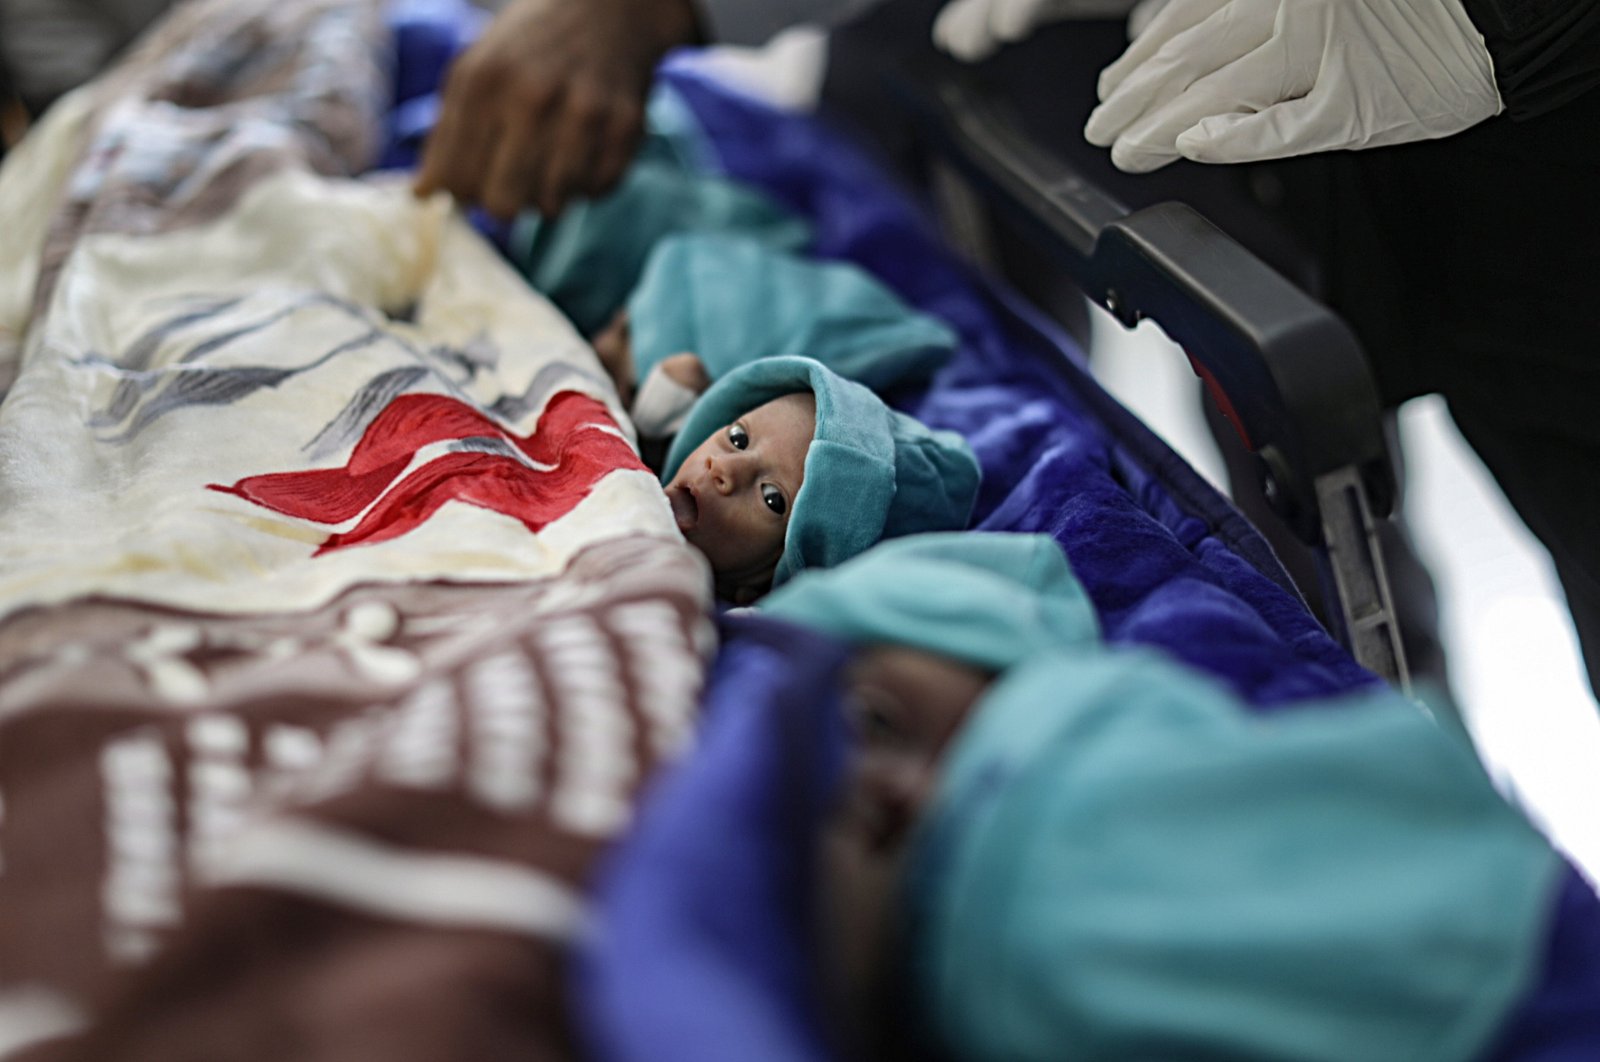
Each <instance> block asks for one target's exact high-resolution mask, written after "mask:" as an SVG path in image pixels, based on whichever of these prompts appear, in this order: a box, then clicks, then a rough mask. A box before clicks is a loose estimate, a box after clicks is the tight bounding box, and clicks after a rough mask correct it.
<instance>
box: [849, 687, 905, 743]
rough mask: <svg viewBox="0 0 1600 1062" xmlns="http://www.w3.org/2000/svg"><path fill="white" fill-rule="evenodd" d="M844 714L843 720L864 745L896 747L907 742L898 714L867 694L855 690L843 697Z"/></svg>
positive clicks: (879, 699)
mask: <svg viewBox="0 0 1600 1062" xmlns="http://www.w3.org/2000/svg"><path fill="white" fill-rule="evenodd" d="M844 712H845V719H846V721H847V722H848V723H849V724H850V727H851V729H853V730H854V731H855V734H856V737H857V738H858V739H859V740H860V741H861V742H862V743H863V744H864V745H870V746H876V747H879V748H886V747H896V746H901V745H904V744H905V743H906V742H907V740H908V737H907V734H906V731H905V728H904V727H903V726H902V725H901V723H900V719H899V717H898V715H897V713H895V711H894V710H893V709H892V708H890V707H889V706H887V705H885V704H884V703H883V701H882V699H881V698H879V697H876V696H873V695H872V694H870V693H867V692H865V691H862V690H855V691H852V693H851V694H848V695H846V696H845V698H844Z"/></svg>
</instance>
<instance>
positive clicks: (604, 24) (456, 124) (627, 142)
mask: <svg viewBox="0 0 1600 1062" xmlns="http://www.w3.org/2000/svg"><path fill="white" fill-rule="evenodd" d="M698 34H699V28H698V25H697V21H696V15H695V10H694V7H693V5H692V4H691V3H690V2H689V0H511V2H510V3H508V4H506V6H505V7H504V8H503V9H502V10H501V11H500V13H499V14H498V15H496V16H495V19H494V21H493V22H491V23H490V24H489V27H488V28H487V29H486V30H484V32H483V35H482V36H481V37H480V38H478V41H477V43H475V44H474V45H473V46H472V47H471V48H469V49H467V51H466V52H465V53H464V54H463V55H462V56H461V57H460V58H459V59H457V60H456V62H455V64H454V65H453V66H452V67H451V68H450V73H449V76H448V78H447V79H446V81H445V88H444V97H443V101H442V104H441V107H440V111H439V121H438V123H437V124H436V125H435V126H434V129H433V133H432V134H431V135H430V136H429V137H428V144H427V147H426V149H425V150H424V152H423V155H422V165H421V168H420V171H419V172H418V175H417V180H416V185H415V188H416V192H417V194H418V195H427V194H429V193H431V192H433V191H436V190H437V189H440V188H443V189H445V190H446V191H449V192H451V193H452V194H454V195H455V196H456V198H458V199H460V200H462V201H463V202H468V203H482V204H483V206H484V207H485V208H486V209H487V210H488V211H489V212H490V213H491V214H494V215H496V216H498V217H502V218H509V217H511V216H512V215H513V214H515V213H516V212H517V211H519V210H521V209H522V208H523V206H525V205H527V204H528V203H533V204H535V205H536V206H537V207H538V208H539V211H540V212H541V213H542V214H544V216H545V217H554V216H555V215H557V214H559V213H560V212H561V210H562V208H563V207H565V206H566V204H567V202H568V200H570V199H572V198H573V197H574V196H593V195H599V194H601V193H603V192H606V191H607V190H609V189H610V188H611V187H612V186H613V185H614V184H616V182H617V179H618V178H619V177H620V176H621V175H622V172H623V170H625V169H626V168H627V165H628V163H629V162H631V161H632V159H633V153H634V150H635V149H636V148H637V147H638V143H639V139H640V136H641V135H642V132H643V129H644V105H645V95H646V94H647V93H648V92H649V90H650V80H651V78H652V76H653V75H654V72H655V66H656V63H657V61H659V60H660V58H661V56H662V55H663V54H665V52H666V51H667V50H668V49H669V48H671V47H673V46H675V45H679V44H687V43H690V42H692V41H693V40H694V39H695V38H696V37H697V36H698Z"/></svg>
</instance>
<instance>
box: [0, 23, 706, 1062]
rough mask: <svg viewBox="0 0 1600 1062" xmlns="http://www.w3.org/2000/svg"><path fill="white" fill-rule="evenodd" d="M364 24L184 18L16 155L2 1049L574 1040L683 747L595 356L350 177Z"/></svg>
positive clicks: (671, 563)
mask: <svg viewBox="0 0 1600 1062" xmlns="http://www.w3.org/2000/svg"><path fill="white" fill-rule="evenodd" d="M374 8H375V5H374V4H371V3H367V2H356V0H226V2H223V0H216V2H212V0H196V2H192V3H190V4H188V5H186V6H183V7H180V8H179V9H178V10H177V11H176V12H175V13H174V14H173V16H172V17H170V18H169V19H168V20H167V21H166V22H165V23H164V24H163V25H162V26H161V27H160V28H159V30H158V32H157V33H155V34H154V35H153V36H152V37H151V38H150V39H149V40H147V41H146V43H145V44H144V45H143V46H142V47H141V48H140V49H139V50H138V51H137V52H136V53H135V54H134V55H132V56H131V57H130V58H129V59H128V60H127V61H125V62H124V63H123V64H122V65H121V66H120V67H119V68H118V69H117V70H116V71H115V72H114V73H112V74H111V75H110V76H108V77H107V78H106V79H104V80H103V81H101V82H100V83H99V84H98V85H96V86H92V87H91V88H89V89H87V90H85V91H83V92H82V93H80V94H78V95H75V96H73V97H70V98H69V99H67V100H66V101H63V103H62V104H61V105H60V106H58V107H57V108H55V109H54V110H53V111H52V114H51V116H50V117H49V119H48V120H47V121H46V122H45V123H44V124H43V125H42V126H41V127H40V128H39V129H37V130H36V131H35V132H34V133H33V134H31V135H30V137H29V139H28V140H27V141H26V142H25V144H24V145H23V147H22V149H21V150H20V151H19V152H17V153H16V154H14V155H13V156H12V158H11V159H9V160H8V162H7V166H6V168H5V169H4V170H3V171H0V232H3V233H5V234H6V237H5V239H4V241H3V242H0V389H4V392H5V398H4V402H3V404H0V1058H10V1057H19V1058H20V1057H27V1058H35V1057H48V1058H57V1057H60V1058H96V1059H102V1058H135V1057H137V1058H146V1057H149V1058H180V1057H196V1058H208V1059H215V1058H223V1057H227V1058H254V1057H260V1058H285V1057H313V1056H326V1057H334V1056H338V1057H349V1058H419V1059H442V1058H452V1057H458V1056H459V1057H472V1058H482V1057H497V1056H498V1055H501V1054H509V1053H511V1052H515V1053H516V1054H517V1055H518V1057H550V1056H559V1055H560V1054H562V1053H564V1052H565V1039H564V1037H565V1034H564V1032H563V1031H562V1030H563V1022H562V1020H561V1017H560V1013H559V977H558V974H559V970H560V965H561V961H562V958H561V957H562V955H563V953H564V952H563V948H564V943H565V942H566V941H568V940H570V939H571V937H572V936H573V935H574V934H575V933H578V932H580V931H581V930H582V927H583V926H584V922H585V901H584V898H583V892H582V887H583V885H584V883H585V881H586V878H587V874H588V871H589V868H590V865H591V863H592V861H593V859H594V858H595V856H596V855H597V853H598V852H599V851H600V850H601V849H602V848H603V847H604V845H605V844H606V843H607V842H608V840H609V839H611V838H612V837H614V836H615V835H616V834H617V833H618V832H619V831H620V830H621V829H622V828H623V827H624V826H625V825H626V824H627V822H628V820H629V816H630V813H631V807H632V801H633V798H634V796H635V794H636V792H637V790H638V788H639V787H640V786H641V785H642V783H643V782H644V780H645V779H646V778H647V777H648V775H649V773H650V771H651V770H652V768H653V767H654V766H655V765H657V764H658V763H659V762H661V761H663V760H665V759H667V758H670V757H672V756H673V755H675V754H676V753H677V752H678V751H679V750H680V749H681V748H682V747H683V745H684V744H685V742H686V741H687V740H688V739H689V737H690V735H691V733H692V725H693V717H694V712H695V706H696V701H697V694H698V690H699V686H700V682H701V674H702V668H703V662H704V659H705V657H706V655H707V654H708V653H709V651H710V650H711V648H712V645H711V642H712V635H711V633H710V628H709V625H708V623H707V621H706V619H705V615H706V610H707V607H708V605H709V579H708V578H707V575H706V573H705V570H704V566H703V562H701V561H700V560H699V558H698V555H697V554H695V553H693V552H692V551H691V550H689V548H688V547H687V546H685V545H684V544H683V543H682V541H681V539H680V538H679V537H678V535H677V532H676V527H675V525H674V523H673V520H672V517H671V513H670V510H669V509H668V507H667V505H666V503H665V500H664V498H663V497H662V495H661V492H660V489H659V486H658V485H657V484H656V481H655V478H654V477H653V476H652V475H651V474H650V473H649V471H648V470H646V469H645V468H644V466H643V465H642V463H641V462H640V461H639V460H638V457H637V455H636V452H635V449H634V446H633V443H632V439H631V435H630V432H631V429H630V428H628V427H626V421H625V420H624V419H623V418H621V417H620V415H619V407H618V406H617V403H616V398H615V395H614V394H613V392H612V390H611V388H610V386H609V384H608V383H607V382H606V381H605V378H604V374H603V373H602V372H601V370H600V368H599V366H598V364H597V362H596V361H595V359H594V356H593V354H592V352H591V351H590V349H589V348H588V347H587V345H586V344H584V343H583V341H582V340H581V339H580V338H579V337H578V336H577V335H576V334H575V333H574V332H573V331H572V329H571V328H570V327H569V326H568V325H567V323H566V322H565V320H564V319H563V318H562V317H561V316H560V315H559V314H558V313H557V312H556V311H555V310H553V309H552V308H551V307H550V306H549V305H548V304H547V303H545V302H544V301H543V300H542V299H540V298H539V297H538V296H536V295H534V294H532V293H531V292H529V291H528V290H527V289H526V287H525V286H523V285H522V283H521V282H520V280H518V278H516V277H515V275H514V274H512V273H510V272H509V271H508V270H507V269H505V268H504V267H502V265H501V264H500V262H499V260H498V259H497V258H496V257H495V255H494V254H493V252H492V251H491V250H490V249H489V248H488V247H486V246H485V245H484V244H483V243H482V242H481V241H480V240H479V239H478V238H477V237H476V236H475V235H474V234H473V233H472V232H471V231H470V230H469V229H468V228H467V227H466V226H465V225H464V224H462V223H461V222H460V221H459V220H458V219H457V218H455V217H454V216H452V215H451V214H450V212H449V210H448V209H447V206H446V205H445V204H444V203H442V202H428V203H419V202H417V201H415V200H413V199H412V197H411V196H410V194H409V192H408V191H406V190H405V189H403V188H400V187H394V186H389V187H385V186H382V185H377V184H372V183H366V182H358V181H354V180H351V179H349V178H348V177H347V176H346V175H347V174H349V173H351V172H354V171H356V170H358V169H359V168H360V167H361V166H362V165H363V164H364V162H365V160H366V157H367V155H368V153H369V152H370V151H371V149H372V143H373V137H372V134H371V131H372V130H373V129H374V128H376V119H377V115H378V112H379V108H381V106H382V104H383V93H382V88H381V86H382V84H383V74H384V72H383V69H382V63H381V62H380V61H379V58H378V57H379V56H380V55H381V53H382V46H383V42H382V40H381V39H380V37H379V33H380V22H379V20H378V19H377V17H376V15H377V12H376V10H375V9H374Z"/></svg>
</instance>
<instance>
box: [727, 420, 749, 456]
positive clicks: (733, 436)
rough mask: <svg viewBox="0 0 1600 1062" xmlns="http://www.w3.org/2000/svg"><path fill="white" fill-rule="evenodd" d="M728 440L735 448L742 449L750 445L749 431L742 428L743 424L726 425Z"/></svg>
mask: <svg viewBox="0 0 1600 1062" xmlns="http://www.w3.org/2000/svg"><path fill="white" fill-rule="evenodd" d="M728 441H729V442H731V443H732V444H733V448H734V449H735V450H743V449H744V448H745V447H747V446H749V445H750V433H749V432H747V431H745V430H744V425H743V424H730V425H728Z"/></svg>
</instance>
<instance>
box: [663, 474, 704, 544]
mask: <svg viewBox="0 0 1600 1062" xmlns="http://www.w3.org/2000/svg"><path fill="white" fill-rule="evenodd" d="M667 501H669V502H671V503H672V517H673V519H675V520H677V521H678V530H679V531H681V532H682V533H683V534H685V535H687V534H688V533H689V532H690V531H693V530H694V525H695V524H697V523H699V522H700V503H699V502H698V501H696V500H695V496H694V491H693V490H691V489H689V488H688V487H686V486H682V485H679V486H675V487H673V488H672V489H671V490H669V491H667Z"/></svg>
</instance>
